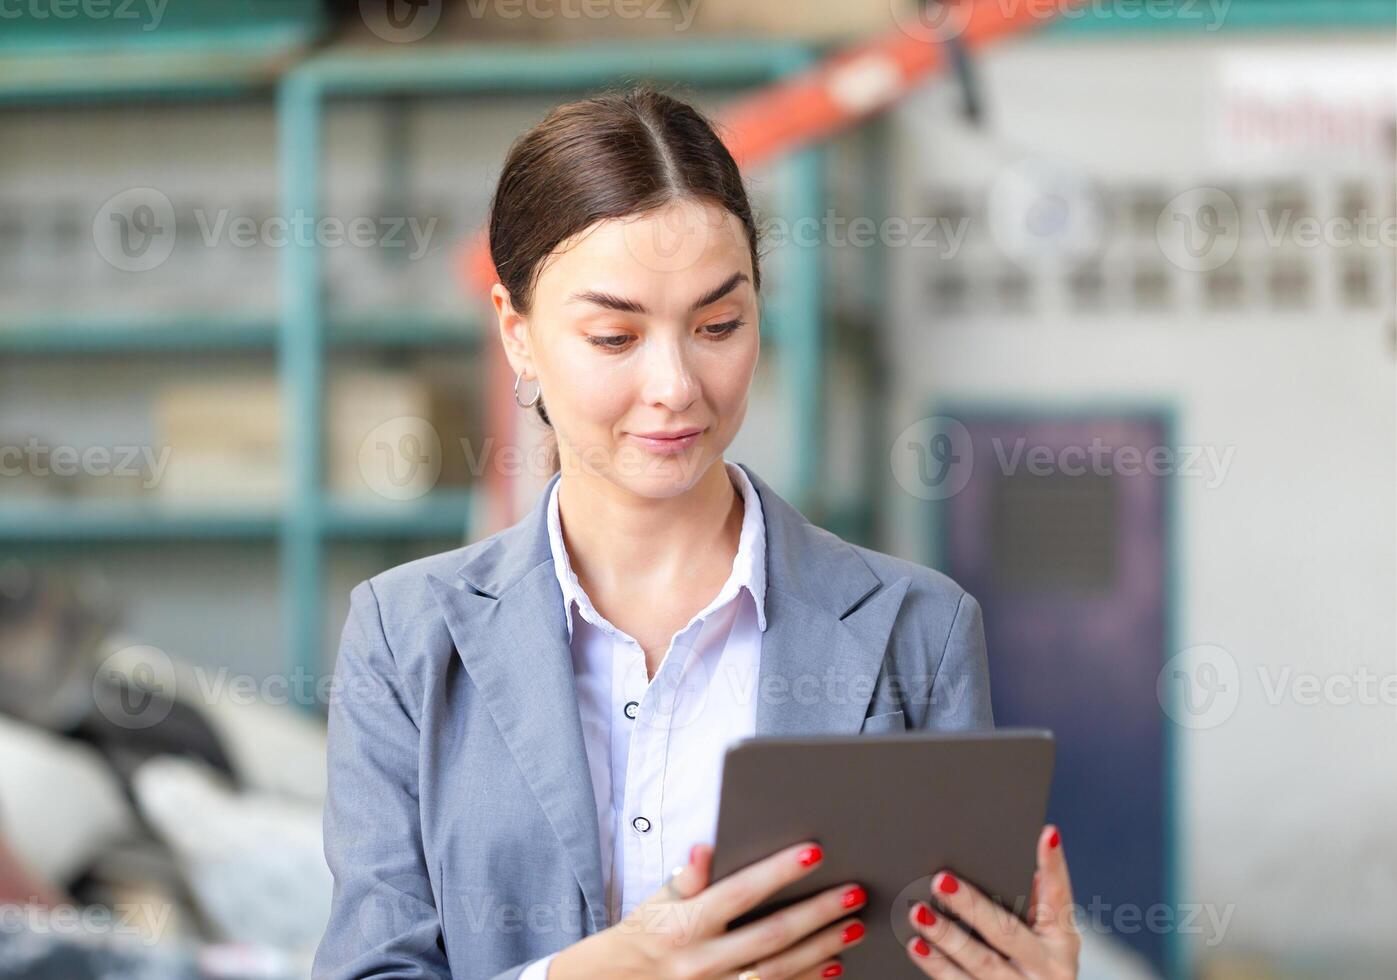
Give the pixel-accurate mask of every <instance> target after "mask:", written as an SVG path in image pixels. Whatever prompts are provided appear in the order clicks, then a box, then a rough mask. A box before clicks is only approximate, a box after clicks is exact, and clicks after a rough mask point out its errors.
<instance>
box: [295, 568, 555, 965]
mask: <svg viewBox="0 0 1397 980" xmlns="http://www.w3.org/2000/svg"><path fill="white" fill-rule="evenodd" d="M331 690H332V697H331V700H330V708H329V731H328V741H327V748H326V752H327V757H328V773H329V775H328V786H327V790H326V799H325V813H324V830H325V860H326V862H327V863H328V864H329V866H330V873H331V874H332V875H333V876H334V893H333V895H332V897H331V901H330V920H329V923H328V925H327V926H326V929H325V934H324V936H323V937H322V938H321V940H320V944H319V946H318V947H317V949H316V953H315V961H314V965H313V966H312V970H311V974H312V977H313V978H314V980H389V978H395V980H396V978H400V977H413V978H415V980H427V978H434V980H451V970H450V968H449V966H448V964H447V959H446V952H445V946H444V944H443V941H442V934H441V923H440V918H439V916H438V913H437V907H436V901H435V898H434V895H433V892H432V885H431V881H430V879H429V878H428V876H427V863H426V860H425V859H424V857H423V852H422V824H421V820H420V817H419V813H418V802H417V800H418V797H417V763H418V760H417V748H418V736H419V733H418V726H417V721H416V717H417V709H416V706H415V705H414V704H413V702H412V699H411V692H410V691H409V689H408V688H407V687H406V686H405V685H404V684H403V682H402V679H401V677H400V676H399V673H398V669H397V664H396V662H395V661H394V658H393V653H392V651H391V650H390V649H389V647H388V642H387V639H386V638H385V637H384V633H383V625H382V620H381V618H380V615H379V606H378V598H377V596H376V595H375V593H374V590H373V586H372V584H371V583H369V582H367V581H366V582H361V583H360V584H359V585H357V586H355V588H354V590H353V591H352V592H351V593H350V603H349V616H348V619H347V620H346V622H345V626H344V632H343V635H342V637H341V640H340V649H339V657H338V660H337V661H336V663H335V672H334V684H333V686H332V688H331ZM526 965H527V964H520V965H519V966H517V967H513V968H511V969H509V970H506V971H504V972H502V973H499V974H497V975H496V976H495V977H494V978H492V980H515V978H517V977H518V975H519V973H520V972H521V971H522V970H523V968H524V966H526Z"/></svg>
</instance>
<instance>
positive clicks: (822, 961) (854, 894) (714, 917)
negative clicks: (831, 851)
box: [548, 843, 868, 980]
mask: <svg viewBox="0 0 1397 980" xmlns="http://www.w3.org/2000/svg"><path fill="white" fill-rule="evenodd" d="M823 856H824V855H823V853H822V852H821V851H820V849H819V847H818V846H816V845H815V844H813V843H805V844H798V845H795V846H794V847H788V848H786V849H785V850H782V851H778V852H777V853H775V854H773V855H772V856H771V857H768V858H765V859H763V860H761V861H757V862H756V863H754V864H752V865H750V866H749V867H746V868H743V869H742V870H741V871H738V872H736V873H734V874H732V875H729V876H728V877H726V878H724V879H723V880H722V881H719V882H717V883H715V884H713V885H709V884H708V876H709V873H710V870H711V868H712V858H713V848H712V847H709V846H707V845H699V846H697V847H695V848H694V850H693V852H692V853H691V854H690V856H689V863H688V864H687V865H685V866H684V867H683V868H682V869H679V870H677V872H676V874H675V875H674V877H672V878H671V879H670V882H669V884H667V885H666V886H665V887H664V888H661V889H660V890H659V891H657V892H656V893H655V894H654V895H651V896H650V897H649V898H647V899H646V900H645V901H644V902H642V903H641V904H640V905H638V906H636V908H635V909H634V910H633V911H632V912H631V914H630V915H628V916H626V918H625V919H623V920H622V921H620V922H618V923H617V924H616V925H614V926H612V927H610V928H609V929H604V930H602V931H601V932H598V933H595V934H594V935H591V936H588V937H587V938H586V939H584V940H582V941H581V942H578V943H574V944H573V945H571V946H569V947H568V948H567V949H564V950H563V951H562V952H560V953H558V955H557V956H556V957H554V959H553V962H552V963H551V964H550V965H549V969H548V980H573V978H579V980H580V978H587V980H594V978H597V977H607V978H611V980H631V978H635V980H718V978H721V980H733V978H734V977H737V976H738V975H739V974H740V973H741V972H742V971H743V970H754V971H756V973H757V974H758V975H759V976H760V977H761V978H762V980H816V978H825V977H837V976H839V975H840V974H842V973H843V972H844V968H843V967H842V966H841V965H840V963H839V961H838V959H837V958H836V957H837V955H838V953H839V952H840V951H841V950H843V949H846V948H848V947H849V946H851V945H853V944H854V943H857V942H859V941H861V940H862V938H863V934H864V927H863V923H862V922H860V921H859V920H858V919H857V918H856V917H853V916H852V915H851V913H852V912H855V911H857V910H858V909H859V908H861V907H862V906H863V905H864V904H865V903H866V902H867V900H868V899H867V895H866V894H865V892H864V890H863V888H861V887H860V886H859V885H858V884H856V883H854V882H848V883H846V884H843V885H839V886H837V887H834V888H829V889H826V890H825V891H823V892H821V893H819V894H818V895H812V896H811V897H810V898H807V899H804V900H802V901H800V902H797V903H796V904H794V905H791V906H789V907H787V908H784V909H781V910H780V911H778V912H773V913H771V914H770V915H767V916H764V917H762V918H760V919H758V920H756V921H755V922H749V923H747V924H746V925H744V926H741V927H739V928H737V929H734V930H732V931H731V932H728V931H727V924H728V923H729V922H730V921H732V920H733V919H735V918H737V917H738V916H739V915H741V914H742V913H744V912H746V911H748V910H750V909H752V908H755V907H756V906H757V905H759V904H760V903H761V902H762V900H763V899H765V898H766V897H767V896H768V895H771V894H773V893H775V892H776V891H778V890H780V889H781V888H783V887H785V886H786V885H788V884H790V883H791V882H793V881H798V880H800V879H801V878H803V877H805V876H806V875H808V874H809V873H810V872H811V871H813V870H814V869H815V868H817V867H819V866H820V862H821V860H823Z"/></svg>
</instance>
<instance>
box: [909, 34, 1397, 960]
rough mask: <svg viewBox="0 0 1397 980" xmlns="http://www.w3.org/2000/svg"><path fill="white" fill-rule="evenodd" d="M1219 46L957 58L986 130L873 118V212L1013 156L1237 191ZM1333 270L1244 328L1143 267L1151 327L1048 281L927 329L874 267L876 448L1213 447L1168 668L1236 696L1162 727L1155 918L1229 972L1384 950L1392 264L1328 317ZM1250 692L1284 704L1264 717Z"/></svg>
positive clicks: (1008, 50) (917, 529)
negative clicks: (1138, 419)
mask: <svg viewBox="0 0 1397 980" xmlns="http://www.w3.org/2000/svg"><path fill="white" fill-rule="evenodd" d="M1266 43H1267V42H1257V41H1249V42H1247V45H1246V46H1247V47H1248V48H1249V49H1251V48H1254V49H1264V48H1265V46H1266ZM1274 43H1275V44H1277V45H1279V44H1281V43H1285V44H1286V45H1287V48H1288V49H1291V48H1293V44H1291V42H1289V41H1285V42H1282V41H1280V40H1277V41H1276V42H1274ZM1336 43H1339V50H1341V51H1349V52H1352V53H1353V54H1354V55H1355V56H1356V57H1357V56H1362V55H1363V54H1364V53H1365V52H1366V53H1369V54H1370V53H1371V52H1372V51H1374V50H1381V51H1384V52H1386V56H1388V57H1390V56H1391V53H1392V48H1391V42H1390V39H1389V40H1387V41H1386V42H1385V45H1384V46H1383V47H1382V48H1380V49H1379V48H1377V44H1379V43H1382V42H1373V43H1371V44H1368V43H1363V44H1359V43H1357V42H1348V41H1344V40H1343V39H1340V42H1336ZM1231 44H1232V42H1229V41H1227V40H1225V39H1222V38H1211V39H1208V40H1206V41H1190V40H1185V39H1182V38H1180V39H1170V40H1167V41H1163V42H1161V41H1145V40H1124V39H1123V40H1121V41H1119V42H1114V43H1111V44H1107V45H1103V44H1101V43H1100V42H1099V41H1097V42H1093V43H1091V44H1089V45H1081V46H1077V45H1075V44H1072V45H1068V44H1063V43H1060V42H1059V43H1048V42H1039V43H1031V44H1021V45H1017V46H1013V47H1004V48H1000V49H998V50H997V51H996V52H995V53H993V54H992V55H990V56H988V57H986V58H984V59H982V60H981V61H980V62H979V64H978V67H979V70H980V72H981V73H982V80H983V83H984V85H985V103H986V108H987V113H988V118H987V129H988V133H987V134H982V135H978V136H977V135H975V134H974V133H970V132H968V131H966V130H965V129H964V127H963V125H961V124H960V122H959V121H958V120H956V119H955V118H954V117H953V114H952V112H951V109H950V107H951V106H952V105H953V100H952V98H951V97H950V94H949V93H948V92H947V91H946V90H945V89H944V88H943V89H929V90H928V91H927V92H926V93H925V94H924V95H922V96H921V97H919V98H917V99H916V100H914V101H913V102H912V103H910V104H907V105H905V106H904V107H902V108H901V109H900V110H899V111H898V112H897V113H896V114H895V121H894V133H895V136H894V143H895V145H894V147H893V150H894V152H893V159H894V161H895V166H896V167H897V169H898V171H899V172H898V174H897V176H896V177H895V178H894V181H893V186H894V187H895V188H896V190H895V191H894V195H893V204H892V208H891V210H892V213H893V214H902V215H904V216H905V215H915V214H917V213H919V211H918V209H919V208H920V206H921V200H922V198H921V191H920V188H921V186H922V185H923V184H924V183H926V182H927V181H929V180H935V181H940V182H951V183H957V182H959V183H965V184H968V185H975V184H982V183H984V182H986V181H990V180H993V178H994V175H995V173H996V172H997V169H998V167H999V166H1001V165H1002V164H1004V163H1007V162H1009V161H1012V160H1014V159H1016V157H1017V156H1018V155H1019V153H1021V152H1030V153H1033V154H1041V155H1044V156H1045V157H1047V158H1050V159H1056V160H1059V161H1066V162H1067V163H1068V164H1069V165H1070V166H1071V167H1073V168H1077V169H1078V170H1079V172H1082V173H1085V174H1087V175H1090V176H1091V177H1092V178H1093V179H1097V180H1100V181H1101V182H1102V184H1103V186H1108V187H1109V186H1115V185H1119V184H1121V183H1126V184H1129V183H1131V182H1139V181H1141V180H1158V181H1160V182H1161V183H1162V185H1163V186H1166V187H1170V186H1179V185H1182V186H1188V185H1191V184H1197V183H1203V184H1207V183H1211V182H1213V181H1214V179H1216V180H1223V179H1226V180H1244V179H1245V178H1246V176H1247V175H1246V174H1245V173H1242V172H1240V171H1238V170H1237V168H1229V166H1228V164H1227V161H1226V160H1225V159H1220V158H1219V154H1218V153H1217V152H1215V151H1216V150H1217V147H1216V146H1215V145H1214V143H1213V142H1212V141H1211V135H1210V131H1209V129H1208V126H1209V120H1208V115H1207V112H1206V106H1207V104H1208V101H1209V99H1210V98H1215V97H1216V90H1215V85H1216V79H1217V65H1218V63H1219V57H1220V56H1221V55H1223V54H1224V53H1225V51H1226V50H1227V49H1228V47H1229V45H1231ZM1329 46H1330V45H1328V44H1326V45H1325V46H1324V47H1325V48H1328V47H1329ZM1318 47H1319V46H1316V49H1317V50H1318ZM1331 169H1332V171H1333V172H1336V173H1337V172H1345V173H1366V174H1368V175H1369V176H1370V177H1371V178H1372V179H1373V181H1374V182H1375V186H1377V187H1381V188H1385V189H1386V190H1385V193H1386V197H1385V201H1384V206H1385V209H1386V213H1388V214H1390V213H1391V176H1390V171H1388V172H1386V174H1385V173H1384V170H1383V169H1382V164H1381V163H1377V164H1375V163H1374V162H1373V161H1355V160H1353V159H1351V158H1350V159H1345V160H1335V161H1333V167H1332V168H1331ZM1298 176H1299V177H1300V178H1301V179H1302V180H1303V181H1305V182H1306V183H1307V184H1308V185H1311V186H1313V187H1315V188H1316V193H1317V195H1318V196H1319V197H1320V199H1321V200H1323V188H1324V186H1325V182H1326V178H1327V177H1328V176H1329V174H1326V173H1325V172H1323V171H1322V170H1320V169H1318V168H1307V169H1306V170H1305V171H1304V172H1302V173H1300V174H1299V175H1298ZM967 247H970V246H967ZM985 254H987V255H988V254H990V252H986V253H985ZM1154 258H1155V259H1157V258H1158V256H1155V257H1154ZM1261 258H1262V259H1263V260H1264V259H1265V256H1264V255H1263V256H1261ZM1332 258H1333V256H1332V255H1310V256H1306V257H1305V261H1307V262H1313V263H1315V264H1316V266H1317V270H1318V271H1317V275H1316V282H1317V284H1319V285H1318V286H1317V289H1316V294H1315V299H1314V301H1313V302H1312V303H1311V304H1310V305H1309V307H1308V308H1307V309H1304V310H1300V311H1294V310H1291V311H1287V310H1275V309H1271V308H1269V307H1268V305H1267V304H1266V303H1265V302H1264V301H1262V300H1261V297H1260V292H1259V291H1257V290H1253V292H1252V296H1253V299H1254V301H1249V302H1248V305H1247V308H1245V309H1243V310H1242V311H1240V312H1235V313H1229V314H1221V313H1213V312H1207V311H1206V310H1204V309H1203V308H1201V306H1200V305H1199V304H1198V303H1197V302H1196V300H1195V299H1194V296H1193V294H1194V293H1196V291H1197V276H1196V274H1191V273H1179V272H1177V270H1174V269H1173V267H1170V271H1171V273H1174V274H1176V276H1177V277H1178V278H1179V279H1180V282H1179V287H1180V292H1181V294H1182V296H1183V297H1184V298H1183V299H1182V300H1181V301H1180V302H1179V303H1178V304H1177V305H1175V306H1174V307H1173V308H1172V309H1166V310H1164V311H1161V312H1155V313H1149V314H1145V313H1140V312H1136V311H1134V310H1132V309H1131V308H1130V305H1129V303H1128V302H1123V301H1119V297H1116V298H1113V300H1112V301H1111V304H1109V305H1108V308H1107V309H1106V310H1105V311H1103V312H1098V313H1093V314H1089V315H1084V314H1077V313H1074V312H1072V311H1071V309H1070V307H1069V306H1067V305H1066V304H1065V303H1064V302H1063V301H1062V296H1061V294H1060V292H1059V291H1057V290H1056V289H1055V287H1054V288H1052V289H1048V290H1047V295H1046V296H1045V297H1044V298H1043V299H1042V300H1041V302H1039V303H1038V304H1036V305H1035V307H1034V309H1033V310H1031V311H1030V313H1029V314H1028V315H1017V316H1007V315H1002V314H996V313H993V312H975V310H974V309H972V310H971V311H970V312H968V313H967V314H965V315H962V316H948V315H946V314H945V313H944V312H943V311H939V310H937V309H934V308H930V307H929V306H928V304H927V300H926V296H927V292H926V290H925V285H926V280H927V277H928V276H929V275H935V274H938V270H939V269H940V268H941V267H938V266H937V260H935V259H934V258H932V257H930V256H928V255H926V254H919V250H917V249H911V248H902V249H894V250H892V253H891V262H892V275H893V281H894V289H895V298H894V302H893V308H894V311H895V316H894V323H893V329H894V332H895V339H894V342H893V350H894V352H895V356H894V357H893V358H892V362H893V364H894V367H895V372H896V375H895V377H896V381H895V384H894V391H893V417H892V419H891V421H890V431H889V432H888V433H887V441H888V444H889V445H890V444H891V442H892V439H893V437H894V436H895V435H896V433H897V432H899V431H900V430H901V429H902V428H903V427H904V426H906V425H908V424H910V423H911V422H913V421H914V420H916V419H918V418H921V417H924V416H925V415H926V414H927V407H928V405H929V404H930V403H931V402H932V400H933V399H936V400H962V399H967V400H975V401H977V402H979V401H985V400H991V399H999V400H1007V401H1011V402H1019V403H1021V402H1025V401H1032V402H1036V403H1041V404H1044V405H1048V406H1051V405H1064V404H1068V405H1070V404H1076V403H1080V402H1084V401H1093V400H1100V401H1111V402H1116V403H1122V404H1124V403H1145V404H1147V405H1151V406H1160V405H1165V406H1172V408H1173V409H1174V411H1175V413H1176V414H1175V417H1176V420H1177V432H1176V438H1177V440H1178V442H1179V443H1181V444H1184V445H1201V446H1206V447H1214V449H1215V450H1217V451H1218V452H1220V453H1221V452H1227V451H1232V452H1233V454H1234V455H1233V456H1232V460H1231V464H1230V468H1229V469H1228V470H1227V471H1226V476H1225V479H1224V480H1222V482H1221V483H1220V485H1217V486H1214V487H1209V486H1207V485H1206V483H1207V482H1208V481H1206V480H1204V479H1200V478H1189V477H1179V478H1177V481H1176V488H1177V498H1176V499H1177V502H1178V507H1177V519H1178V526H1177V528H1176V529H1175V541H1176V545H1177V547H1176V553H1177V556H1178V562H1179V568H1178V573H1179V574H1178V576H1177V581H1178V582H1179V585H1180V590H1181V594H1180V596H1179V603H1180V605H1179V608H1178V610H1177V618H1176V622H1177V624H1178V637H1177V640H1178V647H1179V648H1180V649H1183V648H1186V647H1191V646H1195V645H1204V644H1209V645H1217V646H1220V647H1222V648H1224V649H1225V650H1226V651H1227V653H1228V654H1229V655H1230V656H1231V658H1233V660H1234V661H1235V663H1236V665H1237V668H1238V670H1239V674H1240V679H1241V688H1240V701H1239V703H1238V704H1237V706H1236V708H1235V711H1234V712H1233V713H1232V714H1231V715H1230V717H1228V718H1227V719H1226V720H1225V721H1223V722H1222V723H1221V724H1218V725H1217V726H1216V727H1212V728H1209V729H1207V730H1197V731H1190V730H1185V729H1182V728H1176V729H1175V732H1174V734H1175V735H1176V736H1177V744H1178V745H1179V747H1180V749H1181V757H1182V765H1183V772H1182V775H1181V779H1180V780H1179V782H1178V785H1179V786H1180V787H1181V788H1182V792H1183V794H1184V795H1183V798H1182V799H1181V800H1180V801H1179V805H1180V807H1181V810H1180V816H1181V831H1182V834H1183V838H1184V840H1183V843H1184V856H1185V866H1184V867H1183V869H1182V872H1183V877H1184V881H1183V894H1182V895H1181V896H1180V899H1181V901H1184V902H1206V903H1214V904H1215V905H1217V906H1218V907H1219V908H1222V907H1225V906H1227V905H1229V904H1235V911H1234V912H1233V915H1232V918H1231V921H1230V923H1229V924H1228V926H1227V929H1226V931H1225V933H1224V940H1223V945H1224V946H1225V947H1226V948H1227V949H1229V950H1232V951H1238V950H1252V951H1259V952H1264V953H1275V954H1292V953H1294V954H1300V953H1304V954H1320V955H1322V956H1326V957H1333V958H1334V961H1335V962H1337V961H1338V959H1339V958H1341V957H1349V958H1350V959H1351V958H1353V957H1363V956H1371V957H1373V958H1375V959H1377V958H1382V961H1385V962H1387V963H1389V964H1390V962H1391V959H1392V957H1394V956H1397V931H1394V930H1393V929H1392V928H1391V908H1392V901H1391V892H1392V886H1393V884H1394V882H1397V837H1394V835H1393V834H1392V825H1393V818H1394V816H1397V700H1394V699H1397V673H1395V668H1397V664H1394V652H1395V651H1397V613H1395V606H1397V565H1395V563H1394V542H1395V541H1397V521H1395V520H1394V517H1395V516H1397V515H1395V512H1397V465H1394V458H1395V457H1397V411H1395V409H1397V384H1395V383H1394V364H1395V363H1397V360H1395V357H1397V350H1395V348H1397V343H1394V321H1393V318H1392V312H1391V292H1390V288H1391V287H1390V276H1391V270H1392V265H1393V255H1392V252H1391V250H1390V249H1380V250H1378V254H1377V255H1376V257H1375V261H1376V262H1377V263H1378V265H1379V267H1380V268H1381V269H1382V270H1384V273H1383V274H1384V275H1385V276H1386V277H1387V284H1386V285H1385V286H1384V289H1385V294H1384V298H1382V299H1380V300H1379V301H1378V302H1377V303H1376V304H1375V305H1374V306H1372V307H1371V308H1368V309H1358V310H1354V309H1349V308H1345V307H1342V306H1341V305H1339V302H1338V299H1337V297H1336V296H1335V295H1334V291H1333V290H1332V289H1331V288H1330V287H1329V286H1327V285H1325V283H1328V282H1331V281H1332V278H1326V277H1331V274H1332V271H1333V270H1332V267H1331V264H1330V260H1331V259H1332ZM1112 261H1115V260H1114V259H1113V260H1112ZM1130 261H1131V260H1130V259H1129V258H1127V260H1126V262H1127V267H1128V266H1129V262H1130ZM1233 261H1239V262H1246V261H1248V260H1247V258H1246V257H1245V256H1244V255H1243V254H1239V255H1238V256H1237V257H1236V258H1234V259H1233ZM1250 274H1251V273H1250V272H1249V273H1248V275H1250ZM1049 285H1051V284H1049ZM1249 288H1251V287H1249ZM890 485H891V486H892V487H893V488H894V493H893V494H892V496H891V497H890V498H889V500H888V504H889V508H890V514H891V515H892V521H891V531H892V533H891V534H890V536H889V539H888V541H887V542H886V546H887V547H888V548H889V550H896V551H900V552H902V553H904V554H905V555H906V556H907V557H909V558H914V559H917V560H922V561H926V560H929V557H930V556H929V554H928V553H927V552H926V551H925V550H924V549H923V547H922V542H925V541H926V540H927V538H928V534H929V533H930V529H929V528H928V527H927V525H926V523H925V521H926V519H927V518H928V517H929V516H930V513H931V511H930V505H928V504H926V503H924V502H923V501H920V500H918V499H916V498H913V497H912V496H910V495H908V494H904V493H901V492H900V491H897V489H896V484H895V483H890ZM991 653H993V651H991ZM1364 668H1366V669H1367V670H1368V671H1369V672H1371V674H1373V675H1381V676H1382V677H1385V678H1387V684H1388V687H1387V691H1388V692H1389V693H1388V694H1387V697H1386V702H1385V703H1379V704H1358V703H1337V701H1339V700H1342V698H1340V699H1331V700H1334V701H1336V703H1327V704H1325V703H1320V704H1306V703H1303V699H1302V698H1300V697H1296V696H1294V689H1293V688H1285V687H1284V685H1285V682H1286V680H1287V678H1290V679H1293V677H1294V675H1296V674H1301V673H1313V674H1316V675H1319V677H1321V678H1330V677H1339V678H1344V677H1356V676H1357V672H1358V671H1360V670H1361V669H1364ZM1287 671H1289V672H1291V673H1290V674H1287V673H1286V672H1287ZM1262 676H1265V677H1266V678H1268V679H1269V682H1270V684H1271V685H1272V686H1277V685H1280V686H1282V687H1283V690H1285V691H1288V692H1290V693H1289V694H1283V695H1282V696H1281V697H1280V698H1279V702H1278V703H1271V702H1272V701H1274V699H1268V689H1267V685H1266V684H1264V683H1263V682H1262V680H1261V678H1262ZM1341 693H1342V692H1341ZM1321 700H1322V699H1321ZM1197 951H1198V952H1204V950H1203V949H1202V947H1201V946H1200V948H1199V949H1198V950H1197ZM1336 975H1337V974H1336Z"/></svg>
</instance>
